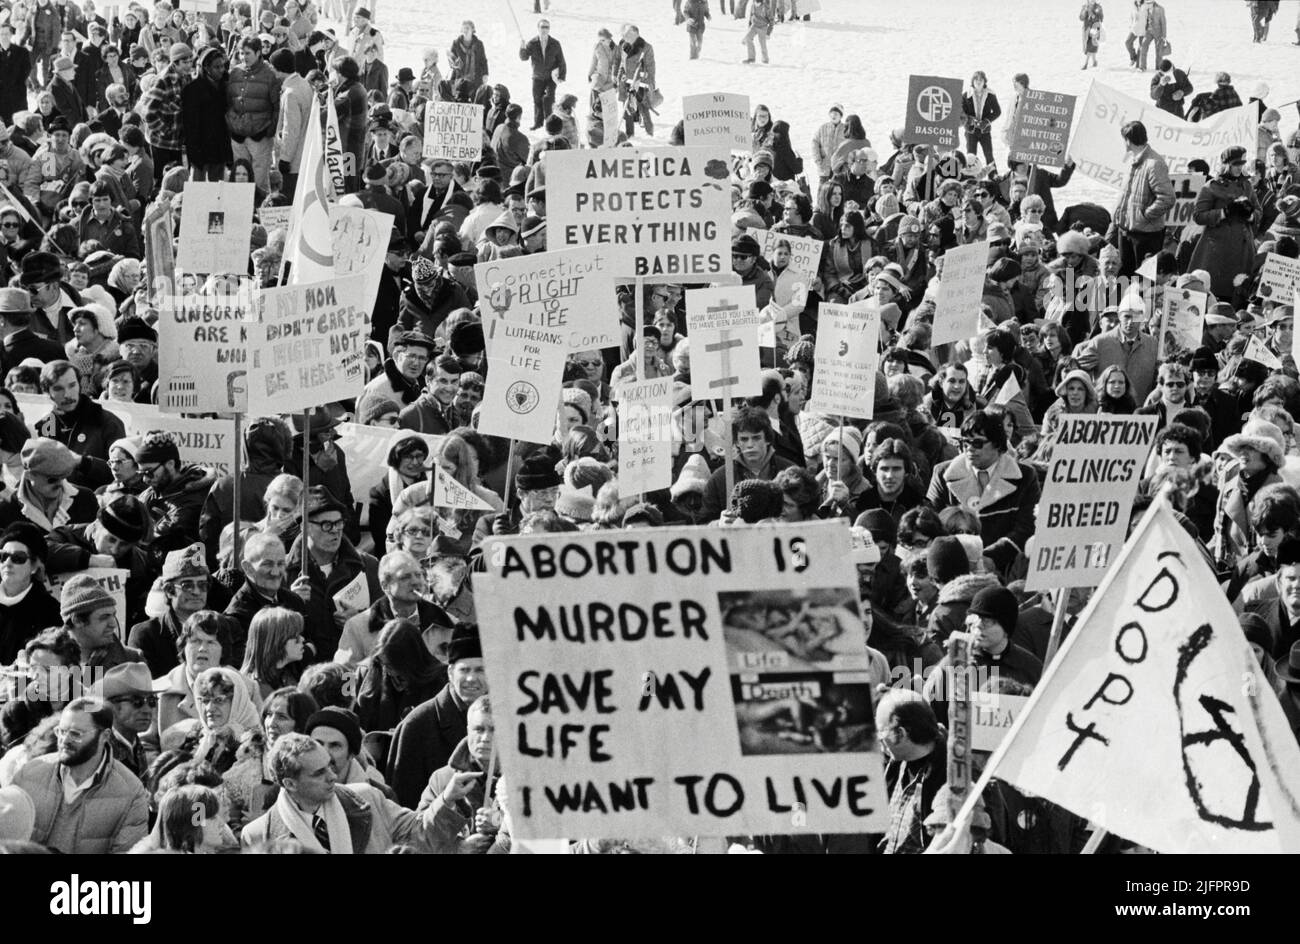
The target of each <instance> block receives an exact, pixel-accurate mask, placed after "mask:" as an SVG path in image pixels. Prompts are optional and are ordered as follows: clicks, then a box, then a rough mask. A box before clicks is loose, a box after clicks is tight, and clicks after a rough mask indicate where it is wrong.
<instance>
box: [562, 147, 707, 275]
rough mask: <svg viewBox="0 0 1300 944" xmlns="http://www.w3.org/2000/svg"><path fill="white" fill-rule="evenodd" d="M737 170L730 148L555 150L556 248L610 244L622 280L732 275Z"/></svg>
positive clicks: (617, 272)
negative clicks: (733, 181) (733, 178)
mask: <svg viewBox="0 0 1300 944" xmlns="http://www.w3.org/2000/svg"><path fill="white" fill-rule="evenodd" d="M730 173H731V166H730V164H729V162H728V160H727V151H726V149H725V148H700V147H647V148H641V147H633V148H618V149H616V150H612V151H610V150H583V151H548V152H547V154H546V179H547V191H546V192H547V203H546V206H547V217H546V222H547V229H546V231H547V233H548V234H549V235H548V238H549V239H550V240H553V243H551V244H550V245H551V247H552V248H556V249H558V248H563V247H565V246H593V245H596V244H603V248H605V249H606V250H607V251H608V252H609V254H610V267H611V269H612V270H613V272H614V275H615V276H616V277H618V278H632V277H635V276H645V277H647V278H653V279H655V280H656V281H660V282H708V281H712V280H713V279H715V278H716V277H718V276H722V275H730V274H731V184H730V182H729V179H728V178H729V176H730Z"/></svg>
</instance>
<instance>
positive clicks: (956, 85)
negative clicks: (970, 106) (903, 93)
mask: <svg viewBox="0 0 1300 944" xmlns="http://www.w3.org/2000/svg"><path fill="white" fill-rule="evenodd" d="M961 94H962V92H961V79H947V78H943V77H942V76H937V75H914V76H911V77H910V78H909V79H908V80H907V123H906V124H905V125H904V126H903V142H904V143H905V144H929V145H931V146H933V147H936V148H943V149H948V150H951V149H953V148H956V147H960V141H959V137H960V131H961V122H962V118H961Z"/></svg>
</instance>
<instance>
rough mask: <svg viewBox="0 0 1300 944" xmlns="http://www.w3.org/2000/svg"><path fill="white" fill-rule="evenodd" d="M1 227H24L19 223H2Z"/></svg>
mask: <svg viewBox="0 0 1300 944" xmlns="http://www.w3.org/2000/svg"><path fill="white" fill-rule="evenodd" d="M0 229H22V226H21V225H20V224H18V223H0Z"/></svg>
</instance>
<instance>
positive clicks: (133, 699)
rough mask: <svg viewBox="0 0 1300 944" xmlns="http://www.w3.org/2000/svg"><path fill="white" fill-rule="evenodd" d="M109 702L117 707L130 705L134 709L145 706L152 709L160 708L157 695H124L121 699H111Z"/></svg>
mask: <svg viewBox="0 0 1300 944" xmlns="http://www.w3.org/2000/svg"><path fill="white" fill-rule="evenodd" d="M109 701H111V702H112V703H113V704H115V705H122V704H127V703H130V705H131V707H132V708H143V707H144V706H145V705H148V706H149V707H150V708H156V707H157V706H158V696H157V695H123V696H122V697H120V698H110V699H109Z"/></svg>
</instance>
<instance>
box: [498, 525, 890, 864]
mask: <svg viewBox="0 0 1300 944" xmlns="http://www.w3.org/2000/svg"><path fill="white" fill-rule="evenodd" d="M483 560H484V561H485V562H486V564H487V568H488V569H487V572H486V573H482V574H475V575H474V577H473V580H474V598H475V600H476V601H478V606H479V625H480V627H481V628H482V633H483V655H484V661H485V663H486V665H487V672H488V682H489V687H490V688H491V691H492V701H493V708H492V710H493V714H494V717H495V721H496V730H497V732H498V734H499V735H500V737H501V741H500V744H499V755H498V756H499V757H500V758H501V764H502V775H503V776H504V777H505V779H506V781H507V782H508V783H509V785H510V789H509V790H508V791H507V794H508V802H509V804H510V812H511V815H512V818H513V821H514V828H515V835H516V836H520V837H523V838H525V839H527V838H535V837H543V838H544V837H547V836H584V837H592V838H600V837H626V838H637V837H648V836H724V835H734V834H762V833H823V832H836V833H861V832H879V831H881V830H883V829H884V827H885V824H886V822H887V820H888V807H887V801H886V799H885V794H884V787H883V780H882V765H881V756H880V753H879V750H878V749H877V746H876V731H875V725H874V717H873V701H872V691H871V674H870V672H869V671H868V659H867V653H866V637H865V629H864V627H863V625H862V619H861V611H860V604H859V600H858V591H857V586H858V585H857V571H856V569H855V567H854V564H853V562H852V559H851V556H850V554H849V534H848V527H847V523H846V522H844V521H834V522H817V523H813V524H807V525H804V524H800V525H778V526H774V527H770V528H761V529H760V528H736V529H722V530H715V529H706V528H675V529H664V528H655V529H642V530H632V531H624V532H620V533H619V534H618V536H617V538H616V539H614V538H611V537H609V536H608V535H605V534H601V533H599V532H591V533H587V534H547V535H540V536H523V537H511V538H504V539H503V538H492V539H489V540H488V541H485V542H484V545H483Z"/></svg>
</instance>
